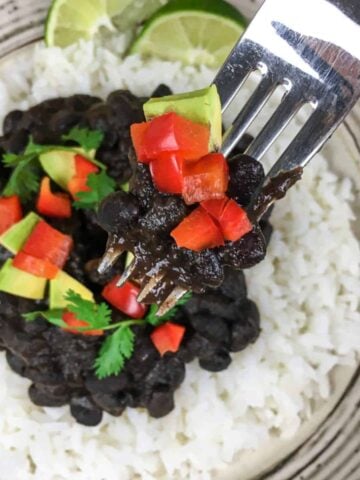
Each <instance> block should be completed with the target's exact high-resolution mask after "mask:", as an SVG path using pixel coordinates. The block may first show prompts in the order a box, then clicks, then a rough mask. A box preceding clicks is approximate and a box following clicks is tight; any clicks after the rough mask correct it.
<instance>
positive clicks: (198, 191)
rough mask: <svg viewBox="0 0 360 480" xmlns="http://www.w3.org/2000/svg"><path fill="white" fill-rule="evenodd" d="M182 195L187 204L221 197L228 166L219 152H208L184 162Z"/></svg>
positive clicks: (226, 181) (224, 189) (226, 180)
mask: <svg viewBox="0 0 360 480" xmlns="http://www.w3.org/2000/svg"><path fill="white" fill-rule="evenodd" d="M183 177H184V186H183V192H182V194H183V197H184V200H185V202H186V203H187V204H188V205H191V204H192V203H197V202H202V201H204V200H213V199H219V198H223V197H224V196H225V192H226V190H227V188H228V183H229V167H228V164H227V161H226V159H225V157H224V155H222V154H221V153H210V154H209V155H206V156H205V157H203V158H201V159H200V160H198V161H197V162H191V163H186V164H184V167H183Z"/></svg>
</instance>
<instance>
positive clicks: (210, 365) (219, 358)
mask: <svg viewBox="0 0 360 480" xmlns="http://www.w3.org/2000/svg"><path fill="white" fill-rule="evenodd" d="M230 363H231V357H230V355H229V354H228V352H227V351H226V350H218V351H217V352H214V353H213V354H211V355H209V356H206V357H201V358H200V360H199V364H200V367H201V368H203V369H204V370H208V371H209V372H221V371H222V370H226V369H227V368H228V366H229V365H230Z"/></svg>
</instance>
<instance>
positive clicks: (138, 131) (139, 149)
mask: <svg viewBox="0 0 360 480" xmlns="http://www.w3.org/2000/svg"><path fill="white" fill-rule="evenodd" d="M149 125H150V123H149V122H143V123H134V124H133V125H131V127H130V134H131V139H132V143H133V146H134V149H135V153H136V157H137V159H138V161H139V162H141V163H149V162H150V160H151V159H150V158H148V156H147V154H146V151H145V146H144V137H145V132H146V131H147V129H148V128H149Z"/></svg>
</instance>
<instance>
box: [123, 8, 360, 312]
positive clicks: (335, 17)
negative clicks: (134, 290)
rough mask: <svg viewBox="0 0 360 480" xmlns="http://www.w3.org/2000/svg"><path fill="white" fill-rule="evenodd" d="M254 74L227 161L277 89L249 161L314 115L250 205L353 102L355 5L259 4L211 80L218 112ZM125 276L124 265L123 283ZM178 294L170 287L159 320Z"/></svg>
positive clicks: (301, 160)
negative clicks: (306, 109)
mask: <svg viewBox="0 0 360 480" xmlns="http://www.w3.org/2000/svg"><path fill="white" fill-rule="evenodd" d="M256 70H257V71H259V72H260V74H261V81H260V83H259V85H258V86H257V88H256V89H255V91H254V93H253V94H252V95H251V97H250V98H249V100H248V101H247V103H246V104H245V106H244V108H243V109H242V110H241V112H240V113H239V115H238V116H237V118H236V119H235V121H234V123H233V124H232V125H231V127H230V128H229V129H228V130H227V132H226V134H225V138H224V143H223V146H222V152H223V153H224V154H225V155H226V156H227V155H229V154H230V153H231V151H232V150H233V148H234V147H235V145H236V144H237V143H238V141H239V140H240V138H241V137H242V135H243V134H244V133H245V132H246V130H247V129H248V127H249V126H250V125H251V124H252V122H253V121H254V120H255V118H256V117H257V115H258V114H259V112H260V111H261V110H262V108H263V107H264V105H265V104H266V103H267V101H268V99H269V98H270V96H271V95H272V93H273V92H274V91H275V89H276V88H277V87H278V86H279V85H284V86H285V94H284V95H283V98H282V100H281V103H280V105H279V106H278V108H277V109H276V110H275V111H274V113H273V115H272V116H271V118H270V119H269V121H268V122H267V123H266V124H265V125H264V127H263V128H262V130H261V131H260V133H259V134H258V136H257V137H256V138H255V139H254V140H253V142H252V143H251V144H250V146H249V148H248V150H247V151H246V153H247V154H248V155H250V156H252V157H254V158H256V159H258V160H259V159H261V158H262V157H263V155H264V154H265V153H266V152H267V150H268V149H269V148H270V146H271V145H272V143H273V142H274V141H275V140H276V139H277V137H278V136H279V135H280V134H281V133H282V131H283V130H284V128H285V127H286V126H287V125H288V123H289V122H290V121H291V120H292V118H293V117H294V116H295V115H296V113H297V112H298V110H299V109H300V108H301V107H302V106H303V105H305V104H311V106H312V107H313V113H312V114H311V116H310V117H309V118H308V120H307V121H306V123H305V124H304V126H303V127H302V129H301V130H300V131H299V132H298V133H297V135H296V136H295V137H294V138H293V140H292V141H291V143H290V144H289V146H288V147H287V148H286V150H285V151H284V152H283V153H282V154H281V156H280V158H279V159H278V161H277V162H276V163H275V165H274V166H273V167H272V168H271V170H270V172H269V173H268V175H267V176H266V178H265V181H264V183H263V185H261V186H260V187H259V190H258V192H257V193H256V194H255V196H254V198H253V201H252V205H254V204H256V200H257V198H258V197H259V196H260V194H261V192H262V190H263V188H266V185H267V184H268V183H269V182H270V181H272V180H273V179H275V178H276V177H277V176H278V175H279V174H281V173H282V172H288V171H293V170H297V169H299V167H300V169H301V167H304V166H305V165H306V164H307V163H308V162H309V161H310V160H311V158H312V157H313V156H314V155H315V154H316V153H317V152H318V151H319V150H320V148H321V147H322V146H323V145H324V143H325V142H326V141H327V140H328V138H329V137H330V136H331V135H332V133H333V132H334V131H335V130H336V128H337V127H338V126H339V125H340V123H341V122H342V121H343V119H344V117H345V116H346V114H347V113H348V112H349V111H350V109H351V108H352V107H353V106H354V104H355V102H356V101H357V100H358V98H359V97H360V2H359V0H292V1H291V2H290V1H289V0H266V1H265V3H264V4H263V6H262V7H261V8H260V10H259V12H258V13H257V15H256V17H255V18H254V20H253V21H252V22H251V24H250V25H249V27H248V28H247V30H246V32H245V33H244V35H243V36H242V38H241V39H240V40H239V42H238V43H237V44H236V45H235V47H234V49H233V51H232V52H231V54H230V55H229V57H228V59H227V60H226V62H225V64H224V65H223V66H222V68H221V69H220V71H219V73H218V75H217V76H216V78H215V80H214V83H215V85H216V86H217V89H218V91H219V95H220V98H221V103H222V110H223V113H224V112H225V111H226V110H227V109H228V107H229V105H230V104H231V103H232V101H233V100H234V98H235V96H236V94H237V92H238V91H239V89H240V88H241V86H242V85H243V83H244V82H245V80H246V79H247V78H248V76H249V75H250V74H251V73H252V72H254V71H256ZM300 177H301V175H299V176H298V178H300ZM250 208H251V206H250ZM262 213H264V211H262ZM129 272H130V274H131V267H130V268H129V271H127V272H126V273H125V275H124V276H123V279H122V280H123V281H124V279H127V278H128V276H129ZM160 281H164V276H163V275H158V276H155V277H153V278H151V279H150V280H149V281H148V283H145V285H143V289H142V292H141V293H140V296H139V299H140V300H143V299H145V298H146V297H147V296H148V295H149V294H150V293H151V292H152V291H153V290H154V288H155V287H156V286H157V285H158V283H159V282H160ZM185 293H186V290H185V289H183V288H180V287H175V288H174V290H173V291H172V292H171V293H170V295H168V297H167V298H166V300H165V301H164V302H163V303H162V304H161V305H160V307H159V310H158V315H159V316H161V315H164V314H165V313H166V312H167V311H168V310H169V309H170V308H171V307H172V306H174V304H175V303H176V302H177V301H178V300H179V299H180V298H181V297H182V296H183V295H185Z"/></svg>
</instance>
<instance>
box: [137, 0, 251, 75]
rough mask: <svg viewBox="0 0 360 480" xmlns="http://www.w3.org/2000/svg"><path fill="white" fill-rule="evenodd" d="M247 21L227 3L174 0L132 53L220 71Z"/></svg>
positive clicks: (146, 28)
mask: <svg viewBox="0 0 360 480" xmlns="http://www.w3.org/2000/svg"><path fill="white" fill-rule="evenodd" d="M245 27H246V21H245V19H244V18H243V17H242V15H241V14H240V13H239V12H238V10H236V8H234V7H232V6H231V5H229V4H228V3H226V2H225V1H223V0H172V1H170V2H169V3H168V4H167V5H165V6H164V7H162V8H161V9H160V10H158V11H157V12H156V13H155V14H154V16H153V17H151V18H150V19H149V20H148V21H147V22H146V24H145V25H144V28H143V29H142V30H141V32H140V33H139V35H138V37H137V39H136V40H135V42H134V43H133V45H132V47H131V49H130V53H140V54H141V55H143V56H154V57H160V58H163V59H165V60H171V61H178V60H179V61H181V62H183V63H185V64H191V65H199V64H205V65H207V66H209V67H214V68H215V67H219V66H220V65H221V64H222V63H223V62H224V60H225V59H226V57H227V55H228V54H229V53H230V51H231V49H232V48H233V46H234V45H235V43H236V42H237V40H238V39H239V37H240V36H241V35H242V33H243V32H244V30H245Z"/></svg>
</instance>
